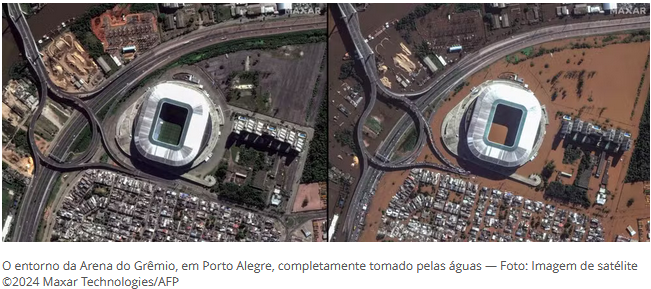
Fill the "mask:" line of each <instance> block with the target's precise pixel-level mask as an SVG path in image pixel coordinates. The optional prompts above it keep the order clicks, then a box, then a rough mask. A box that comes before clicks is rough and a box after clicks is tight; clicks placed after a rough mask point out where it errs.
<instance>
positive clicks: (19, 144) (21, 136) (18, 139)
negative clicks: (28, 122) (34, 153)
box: [12, 129, 29, 152]
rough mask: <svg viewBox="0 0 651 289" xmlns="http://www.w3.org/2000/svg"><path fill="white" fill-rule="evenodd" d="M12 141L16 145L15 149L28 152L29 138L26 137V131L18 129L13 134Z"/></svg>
mask: <svg viewBox="0 0 651 289" xmlns="http://www.w3.org/2000/svg"><path fill="white" fill-rule="evenodd" d="M12 143H13V144H14V145H15V146H16V149H17V150H19V151H23V152H29V139H28V138H27V132H26V131H24V130H22V129H19V130H18V131H16V134H15V135H14V139H13V141H12Z"/></svg>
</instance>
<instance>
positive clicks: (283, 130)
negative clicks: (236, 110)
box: [233, 115, 307, 153]
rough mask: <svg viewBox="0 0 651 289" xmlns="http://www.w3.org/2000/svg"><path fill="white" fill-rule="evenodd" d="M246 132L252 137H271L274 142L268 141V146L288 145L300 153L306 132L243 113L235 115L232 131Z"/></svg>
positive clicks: (240, 133)
mask: <svg viewBox="0 0 651 289" xmlns="http://www.w3.org/2000/svg"><path fill="white" fill-rule="evenodd" d="M243 132H244V133H248V134H249V135H253V136H254V137H271V139H273V140H275V141H276V143H275V144H274V143H273V142H272V143H270V144H269V145H270V146H276V147H275V149H276V150H278V149H279V148H280V147H281V145H282V144H287V145H289V147H290V149H292V150H294V151H296V152H298V153H300V152H302V151H303V148H304V147H305V141H306V138H307V134H306V133H305V132H302V131H298V130H294V129H292V128H289V127H286V126H282V125H277V124H273V123H269V122H266V121H264V120H260V119H255V118H253V117H248V116H244V115H235V120H234V122H233V133H235V134H238V135H243Z"/></svg>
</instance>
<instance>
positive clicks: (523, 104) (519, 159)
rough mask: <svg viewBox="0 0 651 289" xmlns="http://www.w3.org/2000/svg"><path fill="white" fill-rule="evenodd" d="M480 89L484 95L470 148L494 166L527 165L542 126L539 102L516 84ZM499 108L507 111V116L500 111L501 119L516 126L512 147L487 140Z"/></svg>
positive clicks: (469, 134) (474, 115) (488, 85)
mask: <svg viewBox="0 0 651 289" xmlns="http://www.w3.org/2000/svg"><path fill="white" fill-rule="evenodd" d="M477 89H480V90H481V91H480V92H479V93H480V95H479V97H478V98H477V100H476V104H475V107H474V110H473V113H472V120H471V121H470V126H469V127H468V132H467V135H466V136H467V144H468V148H469V149H470V151H471V152H472V154H473V155H474V156H475V157H477V158H479V159H481V160H483V161H486V162H489V163H492V164H495V165H499V166H503V167H515V166H521V165H523V164H525V163H526V162H527V161H528V160H529V158H530V155H531V154H532V150H533V147H534V144H535V143H536V138H537V133H538V128H539V126H540V123H541V118H542V110H541V107H540V102H538V99H537V98H536V97H535V96H534V94H533V92H531V91H530V90H528V89H525V88H524V87H523V86H522V85H521V84H520V83H517V82H514V81H508V80H491V81H487V82H484V83H482V84H481V85H480V86H479V87H477ZM499 105H504V106H505V107H508V110H507V111H506V112H508V113H507V114H504V112H502V111H500V115H498V118H501V119H505V118H506V119H507V120H508V121H509V122H510V123H512V124H513V125H509V127H508V129H509V130H515V132H514V133H513V134H512V135H513V137H512V143H510V144H500V143H497V142H493V141H491V140H489V138H488V135H489V132H490V130H491V127H492V125H493V121H494V118H495V117H496V114H495V111H496V108H497V107H498V106H499ZM509 134H511V131H510V132H509Z"/></svg>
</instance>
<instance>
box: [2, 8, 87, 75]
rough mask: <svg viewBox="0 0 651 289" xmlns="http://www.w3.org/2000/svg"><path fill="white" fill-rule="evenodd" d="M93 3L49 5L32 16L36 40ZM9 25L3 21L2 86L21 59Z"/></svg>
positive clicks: (28, 20)
mask: <svg viewBox="0 0 651 289" xmlns="http://www.w3.org/2000/svg"><path fill="white" fill-rule="evenodd" d="M93 5H94V4H92V3H80V4H59V3H57V4H47V5H46V6H45V7H44V8H43V9H42V10H41V11H39V12H38V14H36V15H32V16H30V17H29V18H28V19H27V23H28V24H29V28H30V29H31V30H32V34H33V35H34V39H36V40H37V41H38V39H40V38H41V37H43V35H45V34H47V33H49V32H50V31H52V30H54V29H56V28H57V26H58V25H61V22H64V21H66V20H68V19H70V18H72V17H76V16H79V15H81V14H83V13H84V12H85V11H86V10H87V9H88V8H89V7H91V6H93ZM11 32H12V31H11V29H10V28H9V23H8V22H7V20H5V19H2V63H3V65H2V85H3V86H4V85H5V84H6V83H7V81H9V75H8V73H9V67H10V66H11V64H12V63H14V61H16V60H18V59H20V56H19V55H20V49H19V48H18V45H17V44H16V42H15V40H14V37H13V35H12V34H11Z"/></svg>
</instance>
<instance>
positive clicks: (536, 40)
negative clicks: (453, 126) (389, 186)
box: [335, 4, 649, 241]
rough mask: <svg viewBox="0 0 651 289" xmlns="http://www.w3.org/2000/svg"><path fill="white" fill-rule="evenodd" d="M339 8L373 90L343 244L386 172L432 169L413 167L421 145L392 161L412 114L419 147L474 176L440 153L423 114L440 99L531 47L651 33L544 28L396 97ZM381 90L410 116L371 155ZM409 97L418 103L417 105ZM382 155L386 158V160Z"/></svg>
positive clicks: (352, 18) (625, 22)
mask: <svg viewBox="0 0 651 289" xmlns="http://www.w3.org/2000/svg"><path fill="white" fill-rule="evenodd" d="M337 6H338V8H339V12H340V14H341V15H339V17H337V18H335V19H336V21H337V22H338V23H337V26H338V28H339V29H340V30H344V29H345V30H347V32H348V34H349V35H350V37H351V40H352V42H353V44H354V46H355V50H356V51H355V60H356V61H359V62H361V64H362V66H363V67H364V74H365V75H364V77H366V79H367V81H368V82H369V83H368V84H369V86H370V91H368V92H367V98H366V105H365V108H364V112H363V113H362V115H361V117H360V118H359V120H358V123H357V130H356V141H357V144H358V147H359V149H360V151H362V156H360V157H359V159H360V169H361V172H360V178H359V180H358V182H357V186H356V188H355V191H354V193H353V196H352V200H351V203H350V207H349V208H348V212H347V214H346V216H345V218H344V220H343V225H342V226H341V227H339V228H338V229H340V230H343V233H344V236H345V239H346V240H343V241H356V240H357V239H358V238H359V234H360V233H361V229H362V227H363V224H364V218H365V215H366V213H365V212H364V210H362V206H364V204H365V202H362V201H363V200H364V199H367V200H368V199H369V198H371V197H372V194H373V191H374V188H375V186H376V185H377V182H378V180H379V176H380V175H381V172H382V171H389V170H407V169H411V168H421V167H431V165H430V163H410V162H413V160H414V159H415V157H416V156H417V155H418V154H420V150H421V149H422V146H417V149H415V150H414V152H412V154H410V155H408V156H407V157H405V158H403V159H399V160H397V161H393V162H389V160H390V159H391V155H392V154H393V153H394V152H395V149H396V147H397V145H398V142H399V141H400V139H401V138H402V137H403V136H404V135H405V133H406V132H407V130H408V129H409V127H410V125H411V122H410V119H412V115H413V116H416V117H415V127H416V129H417V132H418V133H419V138H418V144H421V143H422V142H423V135H426V136H427V142H428V145H429V147H430V148H431V149H432V151H433V152H434V153H435V155H437V157H438V158H439V160H441V161H443V163H445V166H443V168H438V169H442V170H445V171H453V172H454V171H456V172H457V173H461V174H467V173H469V172H466V171H464V170H463V169H461V168H459V167H456V166H454V165H453V164H452V163H451V162H449V161H448V160H446V159H445V157H444V156H443V155H441V154H440V153H439V152H438V148H437V147H436V144H435V143H434V136H433V131H432V129H431V128H430V125H429V123H430V121H431V119H432V117H433V116H434V114H435V112H436V108H432V112H431V114H430V117H429V118H428V119H425V118H424V117H423V112H424V111H425V110H427V109H428V107H430V106H431V105H432V104H436V103H437V100H439V99H440V98H441V97H444V96H446V95H448V94H449V92H450V91H452V90H453V89H454V87H456V86H457V85H459V84H460V83H462V81H463V80H464V79H466V78H467V77H469V76H471V75H472V74H474V73H475V72H477V71H479V70H480V69H482V68H484V67H486V66H487V65H489V64H491V63H493V62H495V61H497V60H499V59H501V58H503V57H506V55H509V54H511V53H514V52H517V51H519V50H522V49H524V48H526V47H530V46H533V45H537V44H541V43H545V42H550V41H554V40H559V39H565V38H573V37H581V36H589V35H598V34H607V33H614V32H620V31H628V30H637V29H649V17H648V16H643V17H636V18H625V19H613V20H606V21H595V22H587V23H576V24H567V25H561V26H551V27H544V28H540V29H537V30H534V31H530V32H526V33H522V34H519V35H515V36H512V37H511V38H509V39H505V40H502V41H499V42H496V43H493V44H491V45H488V46H486V47H484V48H482V49H481V50H479V51H477V52H474V53H470V54H467V55H465V56H464V58H463V59H461V60H460V61H458V62H457V63H455V64H454V65H452V66H451V67H450V68H448V69H447V70H446V71H445V72H444V73H443V74H441V75H440V76H438V77H436V78H435V79H434V81H433V82H432V83H431V84H430V85H428V86H426V87H425V88H424V89H422V90H420V91H417V92H410V93H396V92H392V91H390V90H389V89H388V88H386V87H385V86H384V85H382V84H381V83H380V82H378V81H377V80H378V79H379V76H378V71H377V66H376V64H375V56H374V54H373V50H372V49H371V48H370V46H369V45H368V44H367V43H366V42H365V41H364V37H363V36H362V33H361V31H360V26H359V17H358V14H357V11H356V9H355V7H353V5H352V4H337ZM377 90H380V91H381V93H382V94H383V95H384V96H386V97H388V98H389V99H392V100H395V101H400V102H402V103H403V104H404V105H403V106H404V107H406V108H407V109H408V110H409V113H410V114H411V115H409V114H405V115H403V116H402V117H401V118H400V120H399V121H398V122H397V123H396V125H395V126H394V127H393V128H392V130H391V131H390V132H389V134H388V136H387V137H386V139H385V141H384V142H383V143H382V144H381V147H380V148H378V150H377V152H376V153H375V154H371V153H369V152H367V151H366V149H365V147H364V145H363V135H362V134H361V131H360V129H361V127H363V124H364V123H365V120H366V118H367V117H368V115H369V114H370V112H371V110H372V108H373V105H374V103H375V100H376V98H377ZM410 98H416V99H415V100H413V101H412V100H411V99H410ZM377 155H380V156H382V158H381V160H380V159H379V158H378V157H377Z"/></svg>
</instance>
